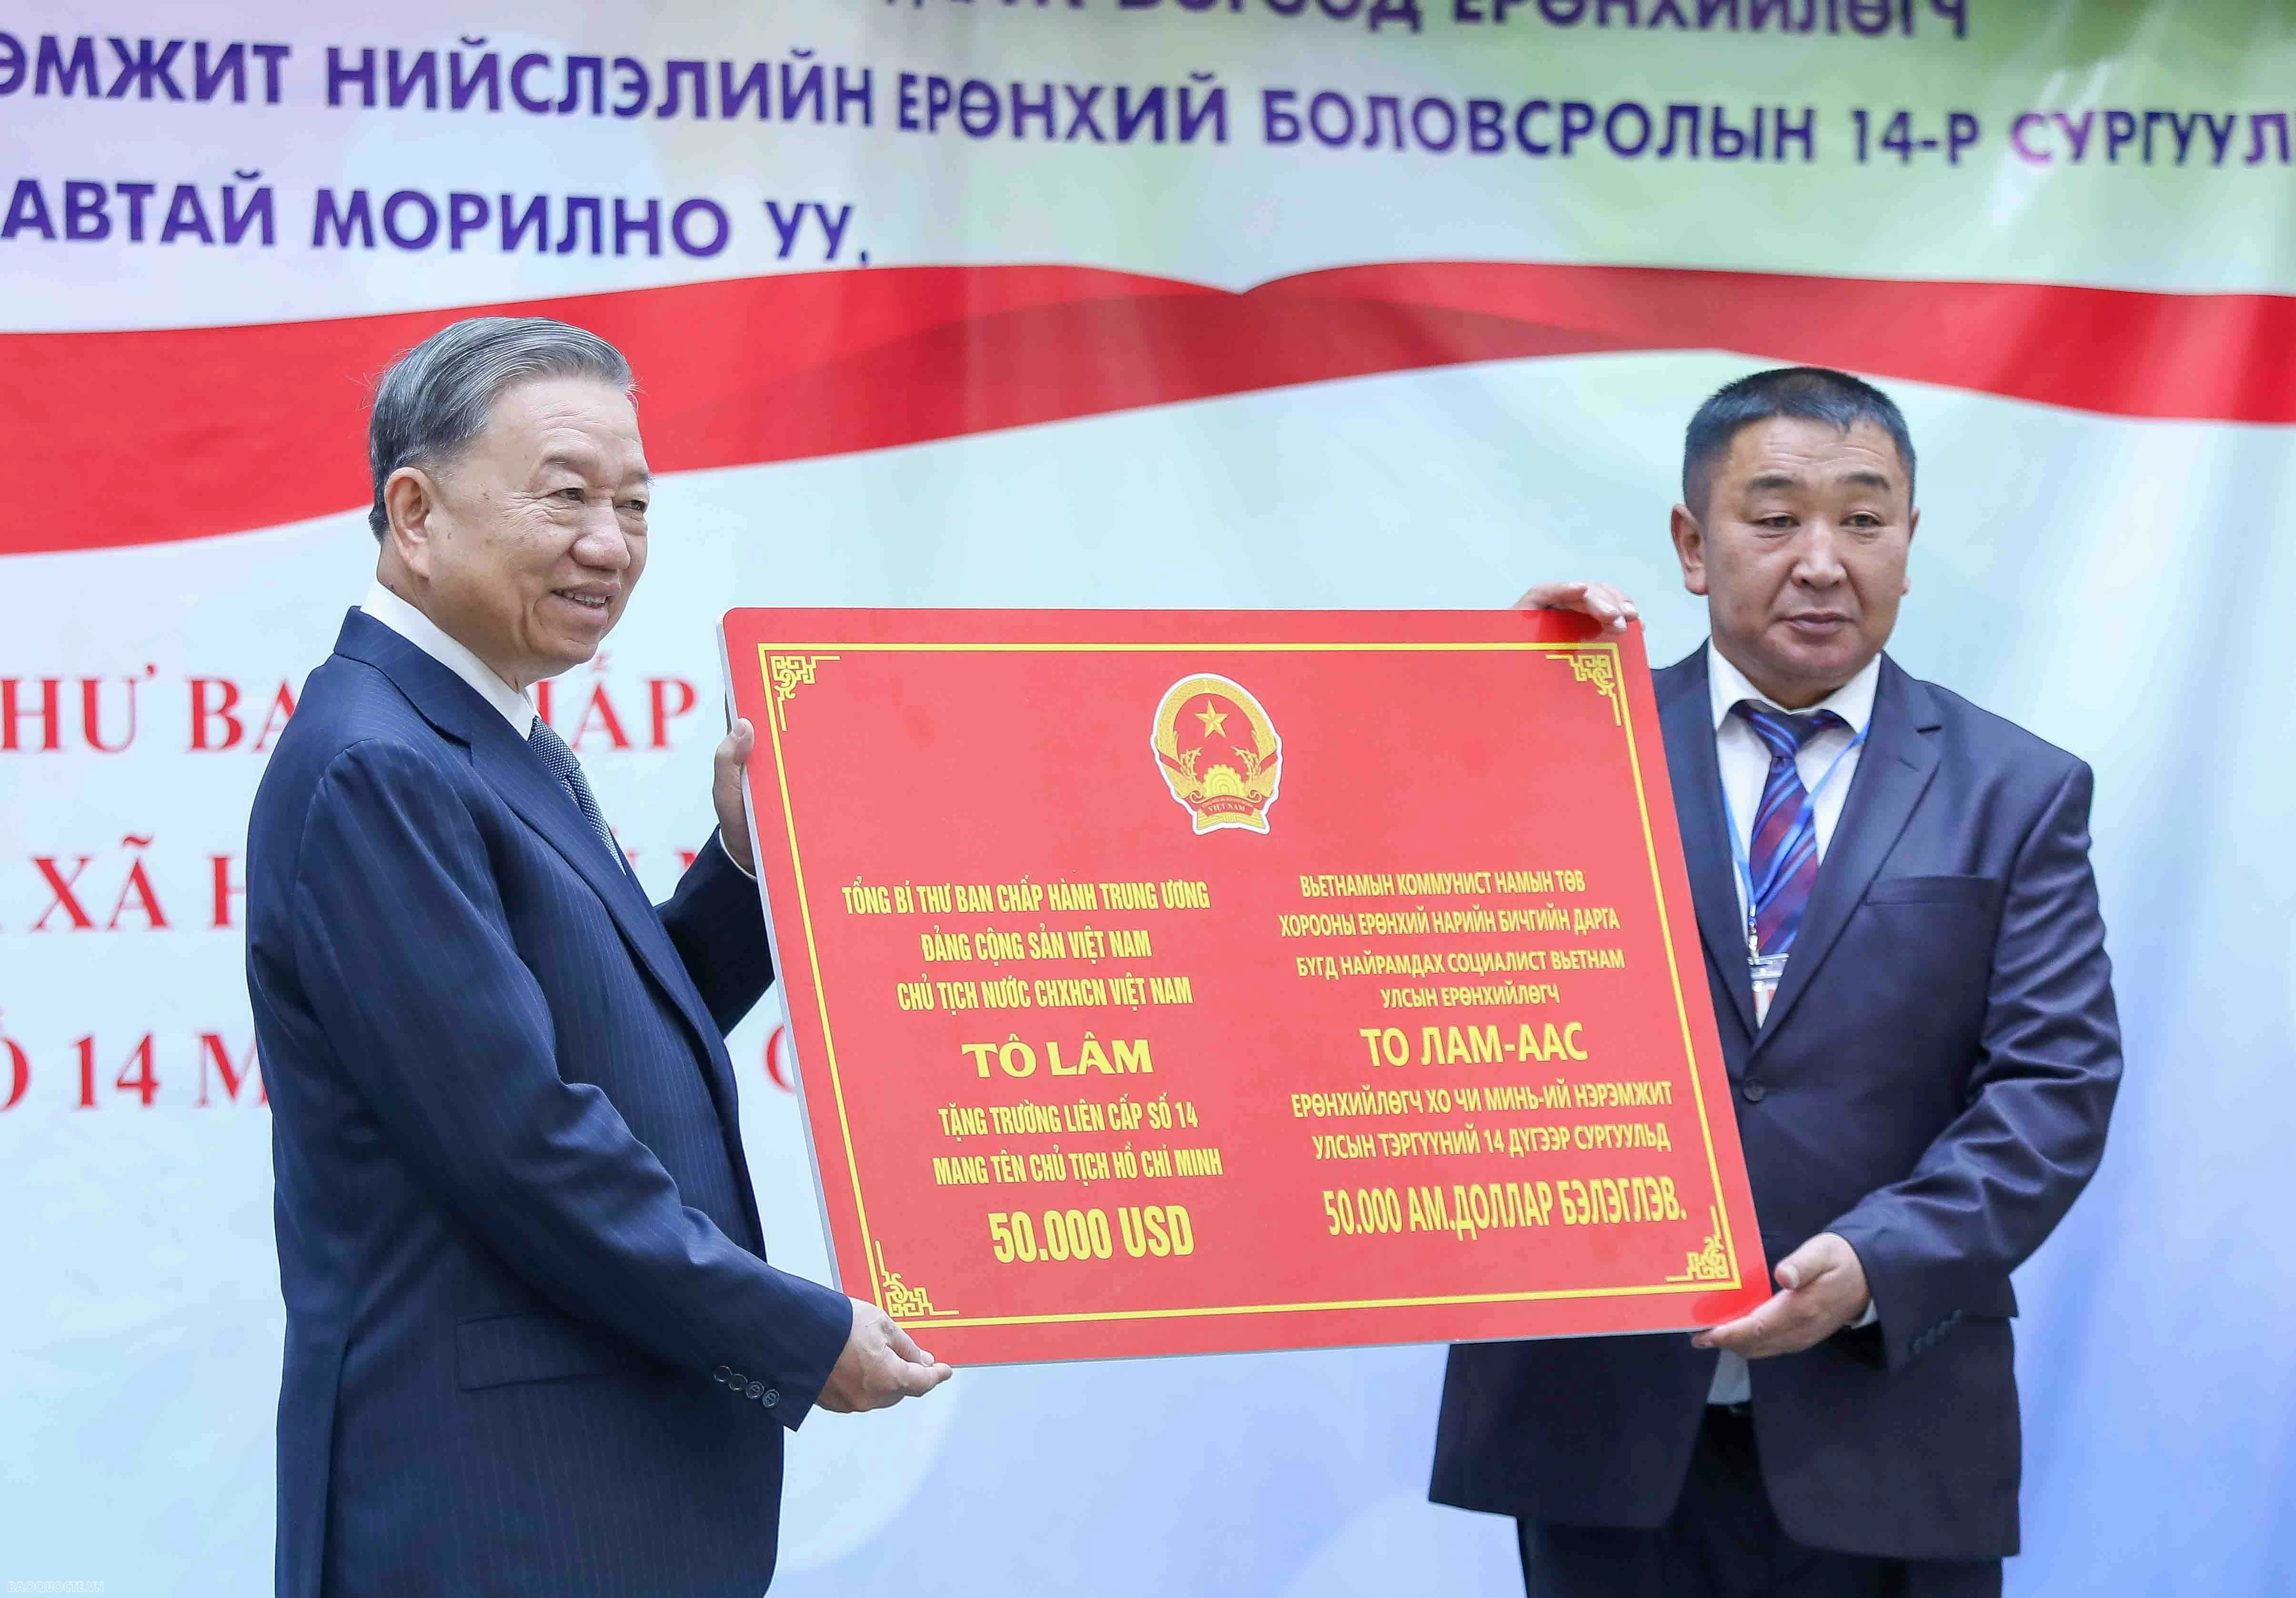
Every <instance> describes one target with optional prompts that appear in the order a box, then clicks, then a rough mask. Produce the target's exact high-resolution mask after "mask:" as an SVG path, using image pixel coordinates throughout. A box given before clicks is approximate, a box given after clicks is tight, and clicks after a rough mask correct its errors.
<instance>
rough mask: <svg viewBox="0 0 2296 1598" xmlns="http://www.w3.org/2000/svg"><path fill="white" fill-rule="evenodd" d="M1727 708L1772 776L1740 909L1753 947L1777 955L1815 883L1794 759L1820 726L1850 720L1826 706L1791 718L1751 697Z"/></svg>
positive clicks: (1805, 805) (1808, 823)
mask: <svg viewBox="0 0 2296 1598" xmlns="http://www.w3.org/2000/svg"><path fill="white" fill-rule="evenodd" d="M1731 709H1732V710H1733V711H1734V713H1735V714H1736V715H1738V716H1739V717H1742V718H1743V720H1744V721H1745V723H1746V725H1748V726H1750V727H1751V728H1753V729H1754V735H1755V736H1756V737H1758V738H1759V739H1760V740H1761V741H1762V742H1763V744H1764V745H1765V746H1766V747H1767V749H1768V750H1769V751H1770V774H1769V776H1768V777H1767V779H1765V780H1764V782H1763V783H1762V802H1761V803H1760V804H1759V805H1757V806H1756V807H1754V835H1753V839H1752V840H1751V842H1750V843H1749V844H1748V846H1747V848H1746V866H1747V872H1748V874H1749V875H1750V876H1751V877H1752V879H1753V881H1752V882H1751V883H1750V884H1749V886H1748V902H1747V905H1746V913H1747V914H1749V915H1750V916H1751V917H1752V918H1753V922H1754V930H1755V934H1756V937H1757V939H1758V952H1759V953H1761V954H1764V955H1783V954H1784V953H1786V951H1787V950H1789V949H1791V948H1792V947H1793V940H1794V935H1795V934H1796V933H1798V932H1800V930H1801V915H1802V912H1803V911H1804V910H1806V909H1808V907H1809V890H1810V889H1811V888H1812V887H1813V886H1814V885H1815V884H1816V881H1817V815H1816V806H1814V805H1812V804H1810V803H1809V802H1808V800H1809V790H1808V789H1807V788H1805V787H1803V786H1802V781H1801V771H1800V767H1799V766H1796V765H1795V763H1794V762H1795V758H1796V757H1797V756H1799V755H1800V753H1801V749H1802V745H1804V744H1805V743H1808V742H1809V741H1810V740H1811V739H1813V738H1815V737H1816V736H1817V735H1818V733H1822V732H1824V731H1825V729H1826V728H1828V727H1838V726H1846V725H1849V724H1848V723H1846V722H1844V721H1843V720H1842V719H1841V717H1839V716H1836V715H1835V714H1834V713H1833V711H1831V710H1820V711H1818V712H1817V713H1816V714H1815V715H1812V716H1792V715H1789V714H1788V713H1787V712H1785V711H1784V710H1779V709H1773V708H1772V707H1770V706H1768V705H1765V704H1761V703H1759V702H1758V701H1754V700H1751V699H1742V700H1740V701H1738V702H1737V703H1736V704H1735V705H1733V706H1732V707H1731Z"/></svg>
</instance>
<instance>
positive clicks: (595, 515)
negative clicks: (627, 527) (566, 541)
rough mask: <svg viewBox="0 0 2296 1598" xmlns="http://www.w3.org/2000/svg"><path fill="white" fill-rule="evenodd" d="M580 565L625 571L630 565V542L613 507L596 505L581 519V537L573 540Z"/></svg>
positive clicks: (587, 510)
mask: <svg viewBox="0 0 2296 1598" xmlns="http://www.w3.org/2000/svg"><path fill="white" fill-rule="evenodd" d="M574 559H575V561H576V562H577V563H578V564H580V565H583V566H586V567H588V568H590V569H591V570H594V571H623V570H627V569H628V567H629V564H630V541H629V537H628V535H627V534H626V533H624V532H623V531H622V523H621V518H619V516H617V515H615V514H614V508H613V506H611V505H593V506H590V507H588V508H587V509H586V512H585V514H584V515H583V518H582V531H581V535H580V536H579V537H577V538H576V539H575V540H574Z"/></svg>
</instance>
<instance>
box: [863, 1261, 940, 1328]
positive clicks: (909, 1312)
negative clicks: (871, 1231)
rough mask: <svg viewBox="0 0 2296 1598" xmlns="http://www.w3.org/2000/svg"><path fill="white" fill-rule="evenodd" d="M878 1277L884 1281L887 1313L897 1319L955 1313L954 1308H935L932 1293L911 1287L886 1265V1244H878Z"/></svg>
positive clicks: (907, 1319)
mask: <svg viewBox="0 0 2296 1598" xmlns="http://www.w3.org/2000/svg"><path fill="white" fill-rule="evenodd" d="M876 1250H877V1277H878V1280H879V1281H880V1282H882V1283H883V1290H884V1295H885V1313H886V1314H887V1315H890V1316H892V1317H893V1318H894V1319H895V1320H897V1321H922V1320H928V1319H931V1317H932V1316H934V1315H955V1313H956V1312H955V1310H953V1309H935V1308H934V1307H933V1301H932V1295H931V1293H929V1292H927V1291H925V1290H924V1289H923V1288H921V1287H911V1286H910V1285H909V1284H908V1283H907V1282H903V1281H902V1280H901V1275H900V1273H899V1272H898V1271H892V1270H888V1269H886V1267H885V1245H884V1244H882V1243H879V1244H877V1245H876Z"/></svg>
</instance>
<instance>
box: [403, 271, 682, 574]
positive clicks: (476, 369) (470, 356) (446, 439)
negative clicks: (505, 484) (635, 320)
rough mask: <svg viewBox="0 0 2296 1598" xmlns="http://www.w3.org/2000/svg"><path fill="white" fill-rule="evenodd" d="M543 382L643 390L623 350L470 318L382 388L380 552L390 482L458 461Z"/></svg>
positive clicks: (510, 319) (562, 329) (576, 333)
mask: <svg viewBox="0 0 2296 1598" xmlns="http://www.w3.org/2000/svg"><path fill="white" fill-rule="evenodd" d="M541 377H594V378H596V379H597V380H598V381H600V382H603V383H611V384H612V385H613V386H614V387H615V388H618V389H621V390H623V391H624V392H625V393H627V392H629V391H630V390H631V389H634V388H635V387H636V383H637V380H636V379H635V378H634V377H633V376H632V375H631V374H630V364H629V362H628V361H627V360H626V359H624V358H623V356H622V352H621V351H620V350H619V349H617V348H614V347H613V346H612V345H611V344H609V343H607V342H606V341H605V340H603V339H602V338H600V337H599V336H598V335H597V334H595V333H594V332H585V331H583V330H582V329H581V328H578V327H571V326H569V325H568V324H565V323H563V322H553V321H552V320H551V319H550V318H549V317H547V316H467V317H465V318H463V320H462V321H460V322H457V323H455V324H451V325H450V326H447V327H442V328H440V329H439V331H438V332H435V333H432V334H431V335H430V337H429V338H427V339H425V340H422V342H421V343H420V344H417V345H416V346H415V347H414V348H412V349H410V350H408V351H407V352H406V354H405V355H402V356H399V357H398V359H397V360H395V361H393V362H392V363H391V364H390V367H389V370H388V371H386V372H385V373H383V374H382V381H381V382H379V383H377V384H376V385H375V390H374V410H373V414H371V415H370V416H369V417H368V419H367V427H366V457H367V468H368V470H369V471H371V472H372V473H373V477H374V504H373V505H371V506H369V507H368V509H367V513H366V524H367V526H368V527H369V528H371V529H373V532H374V536H375V539H376V541H377V542H378V543H379V542H381V538H382V536H383V535H384V534H385V533H387V532H389V530H390V512H389V511H388V510H387V509H385V508H384V505H383V503H382V487H383V485H384V484H385V483H387V482H389V480H390V474H391V473H392V472H394V471H398V469H399V468H400V467H402V466H425V465H438V464H443V463H446V462H447V461H450V460H452V459H454V457H455V455H457V454H459V453H460V452H461V451H462V449H463V447H464V446H466V445H468V444H469V443H470V442H471V439H473V438H477V437H478V436H479V435H480V433H481V432H483V431H485V430H486V425H487V419H488V417H489V416H490V415H492V414H493V412H494V405H495V401H496V399H498V398H500V397H502V393H503V390H504V389H508V388H510V387H511V386H512V384H514V383H522V382H528V381H532V380H533V379H535V378H541Z"/></svg>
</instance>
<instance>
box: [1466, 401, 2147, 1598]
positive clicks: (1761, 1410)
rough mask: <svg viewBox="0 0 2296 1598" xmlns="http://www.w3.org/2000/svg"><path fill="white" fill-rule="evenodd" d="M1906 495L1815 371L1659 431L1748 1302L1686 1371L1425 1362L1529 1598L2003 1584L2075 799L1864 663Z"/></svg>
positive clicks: (1685, 1343)
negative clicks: (1512, 1550) (2015, 1329)
mask: <svg viewBox="0 0 2296 1598" xmlns="http://www.w3.org/2000/svg"><path fill="white" fill-rule="evenodd" d="M1913 489H1914V448H1913V442H1912V439H1911V438H1910V437H1909V436H1908V435H1907V429H1906V424H1905V420H1904V418H1903V417H1902V416H1901V415H1900V414H1899V413H1898V407H1897V406H1895V405H1894V404H1892V403H1891V402H1890V399H1889V398H1888V397H1886V396H1885V395H1883V394H1882V393H1881V392H1880V391H1879V390H1878V389H1874V388H1872V387H1871V386H1869V385H1868V384H1866V383H1864V382H1861V381H1858V380H1857V379H1856V378H1852V377H1849V376H1847V375H1845V374H1843V373H1837V372H1829V371H1824V370H1820V369H1815V368H1809V367H1797V368H1791V369H1785V370H1781V371H1774V372H1766V373H1757V374H1756V375H1754V376H1752V377H1749V378H1745V379H1742V380H1741V381H1738V382H1735V383H1733V384H1731V385H1729V386H1728V387H1727V388H1725V389H1722V390H1721V392H1719V393H1718V394H1717V395H1715V396H1714V397H1713V398H1712V399H1710V400H1709V401H1708V402H1707V404H1706V405H1705V406H1704V407H1703V408H1702V409H1701V410H1700V412H1699V413H1698V415H1697V416H1696V418H1695V419H1693V421H1692V422H1691V424H1690V429H1689V435H1688V438H1687V440H1686V442H1685V450H1684V468H1683V503H1682V504H1678V505H1677V506H1676V507H1675V508H1674V514H1673V529H1672V531H1673V538H1674V545H1675V550H1676V553H1677V555H1678V556H1679V558H1680V561H1681V564H1682V571H1683V578H1684V581H1685V585H1686V586H1688V587H1689V589H1690V591H1691V592H1692V593H1693V594H1703V595H1704V596H1705V597H1706V601H1707V611H1708V619H1709V624H1710V630H1711V637H1710V641H1709V642H1708V643H1706V644H1704V645H1702V646H1701V647H1700V648H1699V649H1698V650H1697V651H1695V652H1694V653H1693V654H1692V655H1691V656H1690V657H1689V658H1688V659H1686V660H1683V661H1681V662H1679V663H1678V664H1677V665H1674V666H1671V667H1669V668H1666V669H1665V670H1663V671H1661V672H1659V673H1657V674H1656V679H1657V680H1656V687H1657V697H1658V706H1659V716H1660V720H1661V724H1662V725H1663V729H1664V734H1665V740H1666V752H1667V764H1668V767H1669V772H1670V774H1671V775H1672V779H1673V783H1674V803H1675V809H1676V812H1677V816H1678V818H1679V820H1680V824H1681V828H1682V842H1683V852H1684V854H1685V856H1686V858H1687V860H1688V863H1689V867H1690V881H1691V889H1692V894H1693V898H1694V899H1695V900H1696V906H1697V914H1698V926H1699V932H1700V935H1701V938H1702V942H1703V944H1704V946H1705V952H1706V971H1707V978H1708V985H1709V987H1710V989H1711V991H1712V996H1713V1002H1714V1009H1715V1013H1716V1016H1717V1018H1718V1021H1719V1024H1720V1029H1721V1037H1722V1049H1723V1053H1724V1057H1725V1060H1726V1064H1727V1066H1728V1069H1729V1075H1730V1081H1731V1085H1732V1087H1733V1089H1734V1102H1735V1107H1736V1110H1737V1117H1738V1130H1739V1136H1740V1139H1741V1141H1742V1142H1743V1145H1744V1148H1745V1153H1746V1165H1747V1169H1748V1172H1749V1174H1750V1175H1751V1177H1752V1181H1753V1190H1754V1204H1755V1209H1756V1211H1757V1213H1758V1214H1759V1217H1760V1220H1761V1225H1762V1242H1763V1247H1764V1250H1766V1252H1767V1254H1768V1256H1769V1257H1770V1258H1772V1259H1775V1260H1777V1261H1779V1264H1778V1266H1777V1268H1776V1281H1777V1286H1778V1291H1777V1292H1776V1294H1775V1296H1773V1297H1772V1298H1771V1299H1769V1300H1768V1301H1767V1303H1765V1304H1763V1305H1762V1306H1761V1307H1759V1308H1757V1309H1756V1310H1754V1311H1753V1312H1752V1313H1751V1314H1750V1315H1746V1316H1745V1317H1743V1319H1741V1320H1737V1321H1734V1322H1731V1323H1728V1324H1726V1325H1722V1326H1717V1327H1713V1328H1711V1329H1710V1330H1708V1331H1706V1332H1702V1333H1700V1334H1699V1335H1698V1336H1696V1337H1694V1338H1688V1339H1685V1338H1677V1337H1643V1338H1600V1339H1587V1340H1578V1341H1560V1342H1552V1343H1538V1344H1488V1345H1483V1346H1480V1347H1472V1348H1455V1349H1454V1350H1452V1354H1451V1364H1450V1370H1449V1373H1448V1376H1447V1381H1446V1382H1445V1384H1444V1390H1443V1405H1442V1416H1441V1421H1440V1422H1439V1429H1438V1433H1437V1440H1436V1457H1435V1472H1434V1488H1433V1496H1434V1497H1435V1498H1436V1499H1437V1500H1439V1502H1442V1503H1446V1504H1458V1505H1460V1506H1461V1507H1463V1508H1467V1509H1479V1510H1490V1511H1496V1512H1499V1513H1503V1514H1509V1515H1513V1516H1515V1517H1516V1518H1517V1520H1518V1523H1519V1528H1520V1537H1521V1548H1522V1561H1523V1570H1524V1578H1525V1583H1526V1586H1527V1588H1528V1590H1529V1593H1530V1594H1533V1598H1566V1595H1567V1598H1580V1595H1583V1598H1660V1595H1661V1594H1664V1595H1668V1598H1673V1595H1676V1594H1681V1595H1685V1598H1762V1595H1766V1594H1776V1595H1778V1598H1786V1595H1792V1598H1866V1595H1869V1594H1872V1595H1879V1594H1911V1595H1913V1598H1921V1595H1923V1594H1931V1595H1935V1598H1977V1595H1980V1594H1987V1595H1989V1594H1998V1593H1999V1591H2000V1586H2001V1564H2000V1561H2001V1560H2002V1558H2003V1557H2004V1556H2005V1555H2007V1554H2010V1553H2015V1552H2016V1550H2017V1487H2018V1478H2019V1471H2020V1456H2019V1436H2018V1425H2017V1388H2016V1380H2015V1376H2014V1373H2013V1370H2012V1364H2011V1350H2010V1332H2009V1320H2010V1317H2011V1316H2012V1315H2014V1314H2015V1313H2016V1299H2015V1297H2014V1295H2013V1293H2012V1291H2011V1290H2010V1283H2009V1274H2010V1272H2011V1271H2013V1269H2015V1268H2016V1266H2018V1264H2019V1263H2020V1262H2021V1261H2022V1260H2023V1259H2024V1258H2026V1257H2027V1256H2028V1255H2030V1253H2031V1252H2032V1251H2033V1250H2035V1249H2036V1248H2038V1246H2039V1245H2040V1243H2041V1242H2042V1240H2043V1239H2045V1238H2046V1237H2047V1236H2048V1234H2049V1232H2050V1230H2051V1228H2053V1227H2054V1226H2055V1225H2056V1224H2057V1222H2058V1220H2059V1219H2060V1218H2062V1217H2063V1215H2064V1213H2065V1210H2066V1209H2067V1208H2068V1207H2069V1206H2071V1203H2072V1201H2073V1200H2074V1198H2075V1197H2076V1196H2078V1195H2079V1192H2080V1190H2081V1188H2082V1186H2083V1184H2086V1183H2087V1180H2088V1178H2089V1176H2090V1174H2091V1172H2093V1171H2094V1170H2095V1168H2096V1163H2097V1160H2098V1158H2099V1157H2100V1155H2101V1154H2102V1153H2103V1148H2104V1135H2105V1122H2106V1119H2107V1117H2108V1116H2109V1115H2110V1114H2111V1112H2112V1100H2113V1094H2114V1091H2115V1088H2116V1087H2117V1086H2118V1084H2119V1080H2120V1029H2119V1025H2118V1022H2117V1020H2116V1019H2115V1015H2114V1011H2113V1003H2112V972H2111V967H2110V964H2109V963H2108V962H2107V960H2106V958H2105V953H2104V924H2103V920H2102V919H2101V918H2100V915H2099V912H2098V906H2097V895H2096V885H2095V879H2094V878H2093V876H2092V875H2091V873H2090V870H2089V862H2088V813H2089V793H2090V777H2089V770H2088V767H2087V766H2085V765H2083V764H2082V763H2081V762H2080V761H2079V760H2078V759H2075V758H2073V757H2072V756H2071V755H2068V754H2066V753H2065V752H2064V751H2062V750H2057V749H2053V748H2051V747H2050V746H2049V745H2048V744H2046V743H2044V742H2041V740H2039V739H2038V738H2036V737H2034V736H2033V735H2032V734H2031V733H2027V732H2024V731H2022V730H2021V729H2020V728H2018V727H2016V726H2014V725H2012V724H2010V723H2009V722H2006V721H2004V720H2002V719H2001V718H2000V717H1997V716H1991V715H1989V714H1987V713H1986V712H1985V711H1983V710H1980V709H1978V708H1977V707H1976V706H1974V705H1972V704H1971V703H1970V702H1969V701H1966V700H1964V699H1962V698H1959V697H1958V696H1956V695H1955V694H1953V693H1950V692H1947V691H1946V690H1945V689H1943V688H1939V687H1937V686H1935V685H1933V684H1928V683H1923V682H1918V681H1916V680H1915V679H1914V678H1913V677H1910V676H1907V675H1906V673H1905V672H1904V671H1902V670H1901V669H1899V668H1898V666H1897V665H1896V663H1895V662H1893V661H1892V660H1890V659H1889V657H1888V656H1886V655H1884V654H1883V653H1882V645H1883V643H1886V642H1887V641H1888V639H1889V636H1890V629H1891V628H1892V627H1893V626H1894V625H1895V623H1896V620H1897V614H1898V600H1899V598H1900V597H1901V596H1902V595H1903V594H1905V593H1906V591H1907V578H1906V570H1907V548H1908V545H1910V543H1911V541H1912V539H1913V536H1914V529H1915V525H1916V523H1917V522H1918V520H1919V512H1916V511H1915V509H1914V497H1913ZM1524 602H1525V603H1527V604H1530V605H1536V606H1562V607H1567V608H1570V609H1575V610H1581V611H1587V612H1588V613H1589V614H1592V615H1595V616H1596V617H1599V618H1601V619H1604V620H1606V621H1608V622H1610V623H1611V624H1613V625H1615V626H1623V625H1624V624H1625V622H1626V621H1627V620H1628V619H1630V618H1631V617H1632V615H1633V607H1632V605H1631V603H1630V602H1628V600H1627V599H1626V597H1625V595H1623V594H1620V593H1619V592H1617V591H1616V590H1615V589H1610V588H1605V587H1603V586H1599V585H1587V584H1554V585H1547V586H1542V587H1539V588H1534V589H1533V590H1532V591H1531V592H1530V593H1529V594H1527V595H1525V596H1524Z"/></svg>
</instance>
